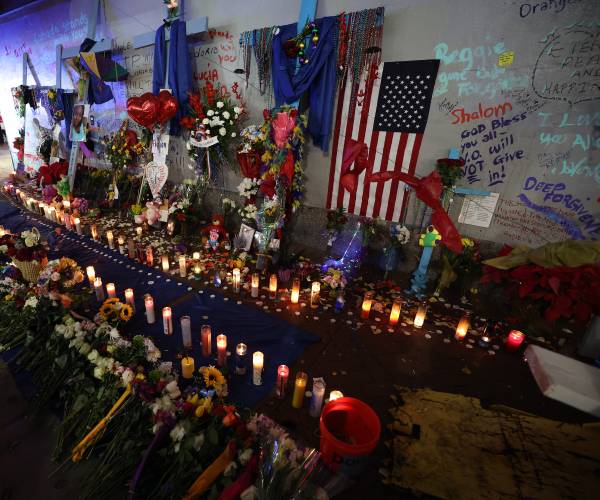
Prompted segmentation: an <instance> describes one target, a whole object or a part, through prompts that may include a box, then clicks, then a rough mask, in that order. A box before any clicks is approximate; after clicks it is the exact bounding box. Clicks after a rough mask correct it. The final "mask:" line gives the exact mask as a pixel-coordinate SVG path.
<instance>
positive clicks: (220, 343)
mask: <svg viewBox="0 0 600 500" xmlns="http://www.w3.org/2000/svg"><path fill="white" fill-rule="evenodd" d="M226 363H227V337H226V336H225V335H223V334H221V335H217V364H218V365H219V366H225V364H226Z"/></svg>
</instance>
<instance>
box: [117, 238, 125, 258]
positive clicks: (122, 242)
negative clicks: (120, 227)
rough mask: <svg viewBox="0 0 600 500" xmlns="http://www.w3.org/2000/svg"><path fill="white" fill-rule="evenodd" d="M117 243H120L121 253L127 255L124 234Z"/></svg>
mask: <svg viewBox="0 0 600 500" xmlns="http://www.w3.org/2000/svg"><path fill="white" fill-rule="evenodd" d="M117 241H118V242H119V253H121V254H122V255H125V250H126V248H125V236H123V235H122V234H121V235H119V237H118V238H117Z"/></svg>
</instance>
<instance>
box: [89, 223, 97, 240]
mask: <svg viewBox="0 0 600 500" xmlns="http://www.w3.org/2000/svg"><path fill="white" fill-rule="evenodd" d="M90 231H91V232H92V238H93V239H94V240H98V228H97V227H96V224H92V226H91V228H90Z"/></svg>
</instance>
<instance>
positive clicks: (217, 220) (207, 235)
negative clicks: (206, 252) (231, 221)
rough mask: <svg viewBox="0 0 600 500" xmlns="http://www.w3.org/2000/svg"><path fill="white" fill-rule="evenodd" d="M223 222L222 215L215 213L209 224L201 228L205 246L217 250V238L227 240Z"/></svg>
mask: <svg viewBox="0 0 600 500" xmlns="http://www.w3.org/2000/svg"><path fill="white" fill-rule="evenodd" d="M224 224H225V219H224V218H223V216H222V215H219V214H215V215H213V216H212V219H211V224H210V225H208V226H206V227H205V228H203V229H202V234H203V236H204V239H205V246H206V248H212V249H213V250H217V248H218V247H219V239H220V238H222V239H223V240H227V236H228V233H227V230H226V229H225V225H224Z"/></svg>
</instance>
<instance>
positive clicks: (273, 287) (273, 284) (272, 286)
mask: <svg viewBox="0 0 600 500" xmlns="http://www.w3.org/2000/svg"><path fill="white" fill-rule="evenodd" d="M269 294H270V296H271V299H272V300H275V299H276V298H277V275H276V274H271V276H270V277H269Z"/></svg>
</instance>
